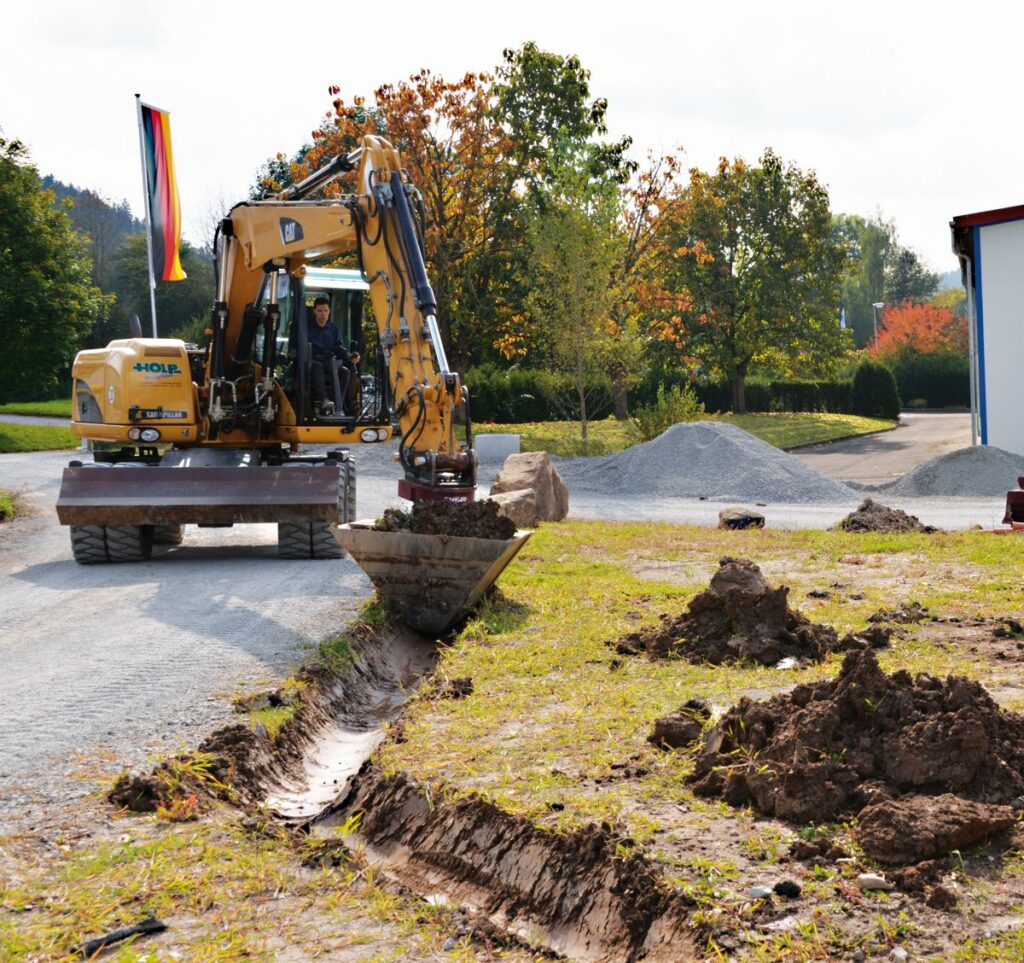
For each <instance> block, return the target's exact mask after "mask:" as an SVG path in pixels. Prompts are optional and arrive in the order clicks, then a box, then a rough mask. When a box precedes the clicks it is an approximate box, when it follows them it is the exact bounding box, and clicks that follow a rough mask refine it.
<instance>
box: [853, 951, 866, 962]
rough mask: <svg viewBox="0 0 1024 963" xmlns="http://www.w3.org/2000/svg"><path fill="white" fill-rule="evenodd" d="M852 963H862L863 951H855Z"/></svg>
mask: <svg viewBox="0 0 1024 963" xmlns="http://www.w3.org/2000/svg"><path fill="white" fill-rule="evenodd" d="M853 963H864V951H863V950H857V951H856V952H855V953H854V954H853Z"/></svg>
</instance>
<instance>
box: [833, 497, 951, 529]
mask: <svg viewBox="0 0 1024 963" xmlns="http://www.w3.org/2000/svg"><path fill="white" fill-rule="evenodd" d="M839 528H841V529H843V531H846V532H892V533H901V532H928V533H931V532H935V531H938V529H936V528H934V527H933V526H931V525H922V524H921V520H920V519H919V518H917V517H916V516H915V515H908V514H907V513H906V512H904V511H902V510H901V509H899V508H888V507H886V506H885V505H880V504H879V503H878V502H876V501H873V500H872V499H870V498H865V499H864V501H863V502H862V503H861V505H860V507H859V508H858V509H857V510H856V511H855V512H850V514H849V515H847V516H846V518H844V519H843V520H842V521H841V522H840V523H839Z"/></svg>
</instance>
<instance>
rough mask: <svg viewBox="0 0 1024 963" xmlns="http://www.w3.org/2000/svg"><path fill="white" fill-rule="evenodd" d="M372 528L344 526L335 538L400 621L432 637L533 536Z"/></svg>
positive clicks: (468, 606)
mask: <svg viewBox="0 0 1024 963" xmlns="http://www.w3.org/2000/svg"><path fill="white" fill-rule="evenodd" d="M371 525H372V522H354V523H352V524H351V525H341V526H340V527H339V528H337V529H335V532H334V535H335V537H336V538H337V539H338V541H339V542H341V544H342V547H343V548H344V549H345V550H346V551H347V552H348V553H349V554H350V555H351V556H352V558H354V559H355V561H356V562H357V563H358V565H359V566H360V568H362V570H363V571H364V572H366V574H367V575H368V576H369V577H370V581H371V582H373V585H374V587H375V588H376V589H377V593H378V594H379V595H380V597H381V598H382V599H384V600H385V601H386V602H388V603H389V604H390V605H391V606H392V607H393V608H394V609H395V611H396V612H397V614H398V616H399V618H400V619H401V620H402V621H403V622H404V623H405V624H406V625H408V626H409V627H410V628H413V629H416V630H417V631H419V632H431V633H433V632H444V631H445V630H446V629H448V628H450V627H451V626H452V625H454V624H455V623H456V622H457V621H458V620H459V619H460V618H461V617H462V616H464V615H466V614H467V613H468V612H469V611H470V610H471V609H472V608H473V606H474V605H475V604H476V603H477V602H478V601H479V600H480V597H481V596H482V595H483V594H484V592H486V591H487V590H488V589H489V588H490V587H491V586H492V585H493V584H494V583H495V582H496V581H497V579H498V576H499V575H501V573H502V572H503V571H504V570H505V567H506V566H507V565H508V563H509V562H511V561H512V559H513V558H515V556H516V553H517V552H518V551H519V549H521V548H522V547H523V545H525V544H526V541H527V539H528V538H529V537H530V534H531V533H530V532H519V533H517V534H516V536H515V538H509V539H492V538H462V537H456V536H452V535H416V534H414V533H412V532H375V531H373V530H372V529H371V528H370V526H371Z"/></svg>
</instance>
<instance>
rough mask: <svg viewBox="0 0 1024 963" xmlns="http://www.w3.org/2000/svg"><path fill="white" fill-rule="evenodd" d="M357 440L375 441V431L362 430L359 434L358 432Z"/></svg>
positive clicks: (371, 429)
mask: <svg viewBox="0 0 1024 963" xmlns="http://www.w3.org/2000/svg"><path fill="white" fill-rule="evenodd" d="M359 440H360V441H366V442H370V441H377V440H378V439H377V429H376V428H364V429H363V430H362V431H361V432H359Z"/></svg>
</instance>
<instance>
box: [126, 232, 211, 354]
mask: <svg viewBox="0 0 1024 963" xmlns="http://www.w3.org/2000/svg"><path fill="white" fill-rule="evenodd" d="M181 266H182V267H183V268H184V269H185V274H186V275H188V276H187V277H186V278H185V280H184V281H157V282H156V319H157V328H158V333H159V334H160V336H161V337H165V338H166V337H172V336H179V334H181V335H189V336H194V334H195V333H196V330H201V326H202V323H203V322H202V321H199V319H203V320H205V319H206V318H207V316H208V315H209V312H210V306H211V305H212V304H213V296H214V282H213V265H212V264H211V263H210V261H209V260H208V259H207V258H205V257H202V256H201V255H199V253H198V252H197V251H196V250H195V249H194V248H193V247H192V245H191V244H189V243H188V242H187V241H182V244H181ZM114 274H115V280H114V287H115V291H116V292H117V308H118V310H117V312H116V313H115V320H116V323H117V327H118V336H120V337H127V335H128V320H127V319H128V315H129V314H132V313H134V314H137V315H138V316H139V318H140V320H141V321H142V330H143V332H144V333H145V334H146V335H147V336H148V335H149V334H150V333H151V331H152V328H151V317H150V308H149V267H148V261H147V254H146V235H145V234H135V235H133V236H132V237H130V238H128V240H127V241H126V242H125V243H124V245H123V246H122V248H121V252H120V254H119V256H118V258H117V264H116V266H115V272H114ZM197 322H198V324H197Z"/></svg>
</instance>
